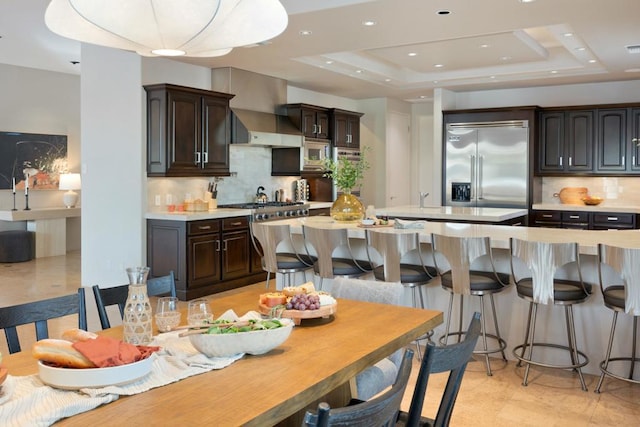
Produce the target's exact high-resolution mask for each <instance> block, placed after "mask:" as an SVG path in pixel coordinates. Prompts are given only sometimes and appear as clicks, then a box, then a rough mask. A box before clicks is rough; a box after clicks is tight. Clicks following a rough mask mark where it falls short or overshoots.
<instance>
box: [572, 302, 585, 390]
mask: <svg viewBox="0 0 640 427" xmlns="http://www.w3.org/2000/svg"><path fill="white" fill-rule="evenodd" d="M567 313H568V315H569V319H570V321H571V329H570V331H571V332H570V337H571V342H570V346H571V349H572V350H571V358H572V359H573V360H576V361H577V360H580V359H579V356H578V350H577V347H576V328H575V323H574V320H573V305H568V306H567ZM577 370H578V376H579V377H580V384H581V385H582V390H584V391H587V385H586V383H585V382H584V376H583V375H582V368H577Z"/></svg>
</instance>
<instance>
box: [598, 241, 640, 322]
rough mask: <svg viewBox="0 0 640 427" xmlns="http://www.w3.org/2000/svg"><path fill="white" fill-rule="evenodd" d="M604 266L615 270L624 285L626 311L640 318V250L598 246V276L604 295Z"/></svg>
mask: <svg viewBox="0 0 640 427" xmlns="http://www.w3.org/2000/svg"><path fill="white" fill-rule="evenodd" d="M603 264H606V265H609V266H610V267H611V268H613V269H614V270H615V272H616V273H617V275H618V276H619V277H620V280H621V281H622V283H623V285H624V289H625V292H624V311H625V313H627V314H631V315H632V316H640V249H631V248H622V247H618V246H611V245H605V244H602V243H600V244H599V245H598V276H599V280H600V289H601V290H602V293H603V294H604V289H605V287H606V284H605V274H604V271H603V267H604V266H603Z"/></svg>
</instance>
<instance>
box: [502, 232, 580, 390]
mask: <svg viewBox="0 0 640 427" xmlns="http://www.w3.org/2000/svg"><path fill="white" fill-rule="evenodd" d="M509 245H510V248H511V271H512V276H513V280H514V283H515V285H516V291H517V293H518V296H519V297H520V298H522V299H524V300H526V301H529V315H528V320H527V328H526V332H525V335H524V336H525V342H524V343H523V344H520V345H518V346H516V347H514V349H513V355H514V356H515V357H516V358H517V359H518V361H519V362H518V364H521V363H525V364H526V365H527V366H526V369H525V372H524V378H523V380H522V385H525V386H526V385H527V384H528V378H529V370H530V368H531V365H535V366H541V367H545V368H555V369H571V370H575V371H577V372H578V376H579V378H580V384H581V386H582V390H584V391H587V386H586V384H585V382H584V377H583V375H582V369H581V368H582V367H583V366H585V365H586V364H587V363H589V358H588V357H587V356H586V355H585V354H584V353H583V352H581V351H580V350H578V348H577V344H576V330H575V324H574V320H573V305H574V304H580V303H583V302H585V301H586V300H587V299H588V298H589V295H590V294H591V285H590V284H588V283H585V282H584V281H583V280H582V270H581V268H580V257H579V254H578V244H577V243H547V242H534V241H526V240H520V239H514V238H511V239H510V243H509ZM540 304H552V305H560V306H563V307H564V312H565V318H566V326H567V336H568V342H567V344H566V345H564V344H556V343H548V342H536V341H535V331H536V322H537V313H538V306H539V305H540ZM544 320H545V319H543V321H544ZM552 327H554V328H555V327H558V325H553V326H552ZM536 347H538V348H539V347H550V348H555V349H561V350H566V351H568V353H569V355H570V357H571V363H570V364H559V363H552V362H545V361H543V360H542V359H543V357H540V356H538V358H536V359H534V358H533V349H534V348H536Z"/></svg>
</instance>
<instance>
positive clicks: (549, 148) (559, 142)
mask: <svg viewBox="0 0 640 427" xmlns="http://www.w3.org/2000/svg"><path fill="white" fill-rule="evenodd" d="M564 137H565V133H564V113H563V112H547V113H542V114H540V138H539V146H538V168H537V169H538V170H537V172H539V173H541V174H544V173H545V172H563V171H564V164H563V158H562V157H563V156H564Z"/></svg>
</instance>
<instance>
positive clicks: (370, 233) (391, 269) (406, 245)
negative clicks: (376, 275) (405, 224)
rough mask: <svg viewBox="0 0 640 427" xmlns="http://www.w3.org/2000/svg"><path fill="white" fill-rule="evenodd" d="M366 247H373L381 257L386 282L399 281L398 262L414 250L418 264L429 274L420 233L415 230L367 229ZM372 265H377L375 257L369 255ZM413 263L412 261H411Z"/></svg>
mask: <svg viewBox="0 0 640 427" xmlns="http://www.w3.org/2000/svg"><path fill="white" fill-rule="evenodd" d="M365 238H366V242H367V247H372V248H374V249H375V250H376V251H377V252H378V253H379V254H380V256H381V258H382V266H383V268H384V278H385V280H386V281H387V282H399V281H400V277H401V275H400V270H401V269H400V264H401V263H402V261H403V259H404V258H405V256H406V255H408V254H410V253H412V252H415V253H416V255H417V258H418V262H419V264H415V265H421V266H422V268H423V269H424V271H425V273H427V274H428V275H429V276H430V274H429V271H428V269H427V265H426V264H425V259H424V258H423V255H422V250H421V246H420V233H419V232H417V231H404V232H402V231H401V230H394V231H393V232H385V231H382V230H380V231H376V230H371V229H368V230H366V233H365ZM369 260H370V261H371V263H372V265H373V266H374V267H378V266H379V264H380V263H379V262H378V261H377V258H376V257H373V256H370V257H369ZM412 263H413V262H412Z"/></svg>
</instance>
